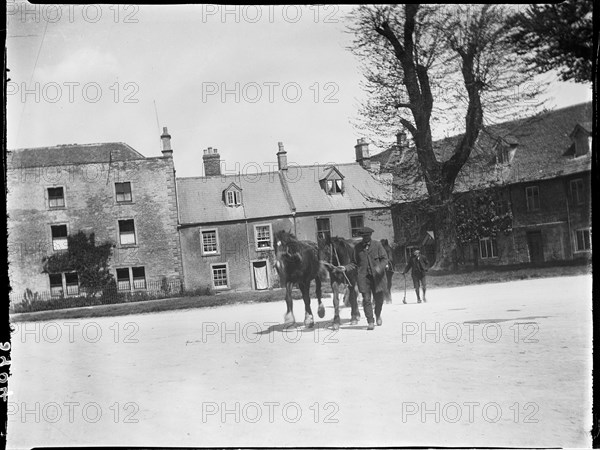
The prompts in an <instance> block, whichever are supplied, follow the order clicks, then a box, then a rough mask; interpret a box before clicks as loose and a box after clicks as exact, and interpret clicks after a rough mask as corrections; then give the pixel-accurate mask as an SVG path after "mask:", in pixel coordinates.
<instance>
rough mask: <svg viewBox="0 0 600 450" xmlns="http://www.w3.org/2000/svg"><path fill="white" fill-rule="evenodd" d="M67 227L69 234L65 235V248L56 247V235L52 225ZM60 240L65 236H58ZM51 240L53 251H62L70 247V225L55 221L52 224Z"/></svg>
mask: <svg viewBox="0 0 600 450" xmlns="http://www.w3.org/2000/svg"><path fill="white" fill-rule="evenodd" d="M62 226H64V227H66V228H67V235H66V236H65V237H64V242H65V247H64V248H56V247H55V246H54V236H52V227H62ZM58 239H60V240H62V239H63V238H58ZM50 241H51V242H52V251H55V252H62V251H65V250H68V249H69V225H68V224H66V223H54V224H51V225H50Z"/></svg>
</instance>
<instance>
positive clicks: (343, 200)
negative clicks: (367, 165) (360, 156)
mask: <svg viewBox="0 0 600 450" xmlns="http://www.w3.org/2000/svg"><path fill="white" fill-rule="evenodd" d="M336 170H337V171H338V173H339V174H340V175H341V176H342V177H343V178H344V192H343V194H336V195H328V194H327V193H326V192H325V191H324V190H323V188H322V187H321V184H320V183H318V182H317V180H322V179H323V177H325V176H326V175H328V174H329V173H330V171H331V167H330V166H314V165H313V166H295V167H293V168H292V167H290V169H288V172H287V173H285V172H283V174H284V177H285V179H286V180H287V186H288V189H289V192H290V195H291V198H292V199H293V201H294V205H295V207H296V212H297V213H312V212H319V213H320V212H329V211H343V210H353V209H357V210H358V209H367V208H382V207H386V206H389V202H390V201H391V200H392V197H391V176H390V175H388V174H383V175H374V174H372V173H371V172H368V171H367V170H365V169H364V168H363V167H362V166H361V165H360V164H358V163H348V164H338V165H336ZM376 199H380V201H377V200H376ZM386 202H387V203H386Z"/></svg>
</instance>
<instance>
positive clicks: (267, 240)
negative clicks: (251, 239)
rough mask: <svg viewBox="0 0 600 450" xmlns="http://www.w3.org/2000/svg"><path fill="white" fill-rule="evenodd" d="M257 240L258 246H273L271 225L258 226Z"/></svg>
mask: <svg viewBox="0 0 600 450" xmlns="http://www.w3.org/2000/svg"><path fill="white" fill-rule="evenodd" d="M256 242H257V246H258V248H269V247H271V227H269V226H268V225H260V226H257V227H256Z"/></svg>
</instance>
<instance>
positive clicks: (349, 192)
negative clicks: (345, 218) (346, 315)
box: [176, 163, 392, 224]
mask: <svg viewBox="0 0 600 450" xmlns="http://www.w3.org/2000/svg"><path fill="white" fill-rule="evenodd" d="M331 171H332V168H331V166H322V167H321V166H298V165H294V166H293V167H290V168H289V169H288V170H286V171H277V172H263V173H260V174H253V175H252V176H240V175H235V176H232V175H230V176H212V177H195V178H177V180H176V182H177V196H178V202H179V211H180V220H181V223H182V224H201V223H213V222H229V221H242V220H246V219H260V218H263V217H264V218H267V217H281V216H291V215H292V214H293V213H313V212H314V213H321V212H330V211H343V210H354V209H355V210H363V209H367V208H382V207H386V206H389V202H390V201H391V199H392V196H391V175H389V174H383V175H381V176H376V175H373V174H371V173H370V172H367V171H366V170H365V169H363V168H362V167H361V166H360V165H359V164H358V163H351V164H340V165H337V166H336V171H337V172H338V173H339V175H340V176H342V177H343V178H344V180H345V181H344V183H345V186H344V193H343V194H336V195H327V193H325V191H324V190H323V188H322V187H321V183H320V182H319V181H320V180H321V179H323V176H325V175H327V174H329V173H330V172H331ZM382 180H383V181H382ZM232 183H235V185H236V186H238V187H239V188H240V189H242V190H243V198H242V205H241V207H237V208H232V207H229V206H227V205H226V204H225V203H224V202H223V195H222V193H223V191H224V190H226V189H228V188H229V187H230V186H231V185H232ZM375 198H379V199H383V200H384V201H383V202H381V201H380V202H378V201H376V200H375ZM385 201H387V203H385Z"/></svg>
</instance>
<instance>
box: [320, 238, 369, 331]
mask: <svg viewBox="0 0 600 450" xmlns="http://www.w3.org/2000/svg"><path fill="white" fill-rule="evenodd" d="M354 246H355V243H354V242H353V241H349V240H346V239H343V238H340V237H337V236H336V237H327V238H326V239H323V240H320V241H319V258H320V259H321V260H323V261H324V265H325V266H326V267H327V270H328V271H329V278H330V280H331V290H332V291H333V307H334V309H335V313H334V316H333V329H334V330H338V329H339V328H340V299H339V294H340V293H343V292H344V291H346V290H347V293H348V297H349V303H350V307H351V308H352V312H351V322H350V323H351V324H352V325H356V324H357V323H358V319H360V312H359V309H358V300H357V293H356V279H357V276H358V272H357V270H356V266H354V267H353V268H352V269H350V270H346V271H344V272H343V271H341V270H339V269H338V267H340V266H348V265H349V264H351V263H353V264H356V261H355V260H354Z"/></svg>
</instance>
